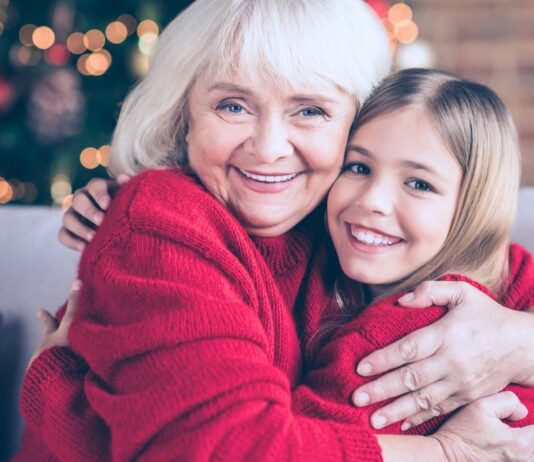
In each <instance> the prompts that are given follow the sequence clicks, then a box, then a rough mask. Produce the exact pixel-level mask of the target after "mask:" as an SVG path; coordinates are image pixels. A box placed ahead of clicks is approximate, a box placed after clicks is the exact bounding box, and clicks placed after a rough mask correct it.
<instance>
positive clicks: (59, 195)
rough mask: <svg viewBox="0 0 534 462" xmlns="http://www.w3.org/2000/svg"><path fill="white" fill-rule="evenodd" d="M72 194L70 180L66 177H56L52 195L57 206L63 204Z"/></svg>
mask: <svg viewBox="0 0 534 462" xmlns="http://www.w3.org/2000/svg"><path fill="white" fill-rule="evenodd" d="M69 194H72V185H71V182H70V178H69V177H68V176H66V175H56V176H55V177H54V179H53V180H52V187H51V188H50V195H51V196H52V198H53V199H54V202H55V203H56V204H61V203H62V202H63V199H65V197H66V196H68V195H69Z"/></svg>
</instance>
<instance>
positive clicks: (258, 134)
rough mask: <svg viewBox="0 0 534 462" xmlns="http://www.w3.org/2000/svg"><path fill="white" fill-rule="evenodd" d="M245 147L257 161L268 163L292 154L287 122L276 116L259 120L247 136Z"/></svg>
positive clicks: (292, 149)
mask: <svg viewBox="0 0 534 462" xmlns="http://www.w3.org/2000/svg"><path fill="white" fill-rule="evenodd" d="M245 149H246V150H247V151H248V152H250V153H251V154H253V155H254V156H255V157H256V159H257V161H258V163H265V164H270V163H274V162H276V161H277V160H278V159H280V158H283V157H289V156H291V155H293V153H294V148H293V145H292V144H291V142H290V140H289V130H288V126H287V122H285V121H284V120H280V119H279V118H278V117H268V118H265V119H264V120H259V121H258V122H257V124H256V126H255V127H254V129H253V133H252V134H251V136H250V137H249V138H248V140H247V143H246V145H245Z"/></svg>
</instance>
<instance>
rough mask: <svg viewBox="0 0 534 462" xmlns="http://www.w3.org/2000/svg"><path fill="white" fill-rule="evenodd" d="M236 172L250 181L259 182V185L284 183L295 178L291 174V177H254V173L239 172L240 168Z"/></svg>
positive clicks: (295, 174) (294, 174) (294, 175)
mask: <svg viewBox="0 0 534 462" xmlns="http://www.w3.org/2000/svg"><path fill="white" fill-rule="evenodd" d="M238 171H239V173H241V175H243V176H244V177H246V178H249V179H250V180H254V181H259V182H261V183H284V182H286V181H289V180H292V179H293V178H295V177H296V176H297V173H292V174H291V175H256V174H254V173H249V172H247V171H245V170H241V169H240V168H238Z"/></svg>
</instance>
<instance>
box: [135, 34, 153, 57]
mask: <svg viewBox="0 0 534 462" xmlns="http://www.w3.org/2000/svg"><path fill="white" fill-rule="evenodd" d="M157 41H158V36H157V34H155V33H154V32H145V33H144V34H143V35H141V37H140V38H139V43H138V47H139V51H140V52H141V53H143V54H144V55H146V56H149V55H150V53H152V50H153V49H154V46H155V45H156V42H157Z"/></svg>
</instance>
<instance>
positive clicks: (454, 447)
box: [431, 391, 534, 462]
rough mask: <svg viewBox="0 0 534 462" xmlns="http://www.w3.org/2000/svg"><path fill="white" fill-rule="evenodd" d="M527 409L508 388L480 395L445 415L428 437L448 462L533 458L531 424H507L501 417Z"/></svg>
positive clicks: (520, 414)
mask: <svg viewBox="0 0 534 462" xmlns="http://www.w3.org/2000/svg"><path fill="white" fill-rule="evenodd" d="M527 413H528V411H527V408H526V407H525V406H523V404H521V403H520V401H519V399H518V398H517V396H516V395H514V394H513V393H512V392H510V391H505V392H502V393H498V394H496V395H492V396H488V397H486V398H481V399H479V400H477V401H475V402H473V403H471V404H469V405H468V406H466V407H465V408H464V409H462V410H461V411H460V412H458V413H457V414H455V415H454V416H452V417H451V418H449V420H447V422H445V423H444V424H443V426H442V427H441V428H440V429H439V430H438V431H437V432H436V433H435V434H434V435H431V438H435V439H436V440H438V442H439V443H440V445H441V447H442V449H443V452H444V453H445V458H446V460H447V461H449V462H460V461H461V462H471V461H472V462H475V461H480V460H485V461H488V462H490V461H502V462H506V461H510V462H511V461H514V462H533V461H534V426H533V425H531V426H528V427H523V428H511V427H509V426H508V425H506V424H505V423H503V422H501V419H509V420H512V421H515V420H521V419H523V418H525V417H526V415H527Z"/></svg>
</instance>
